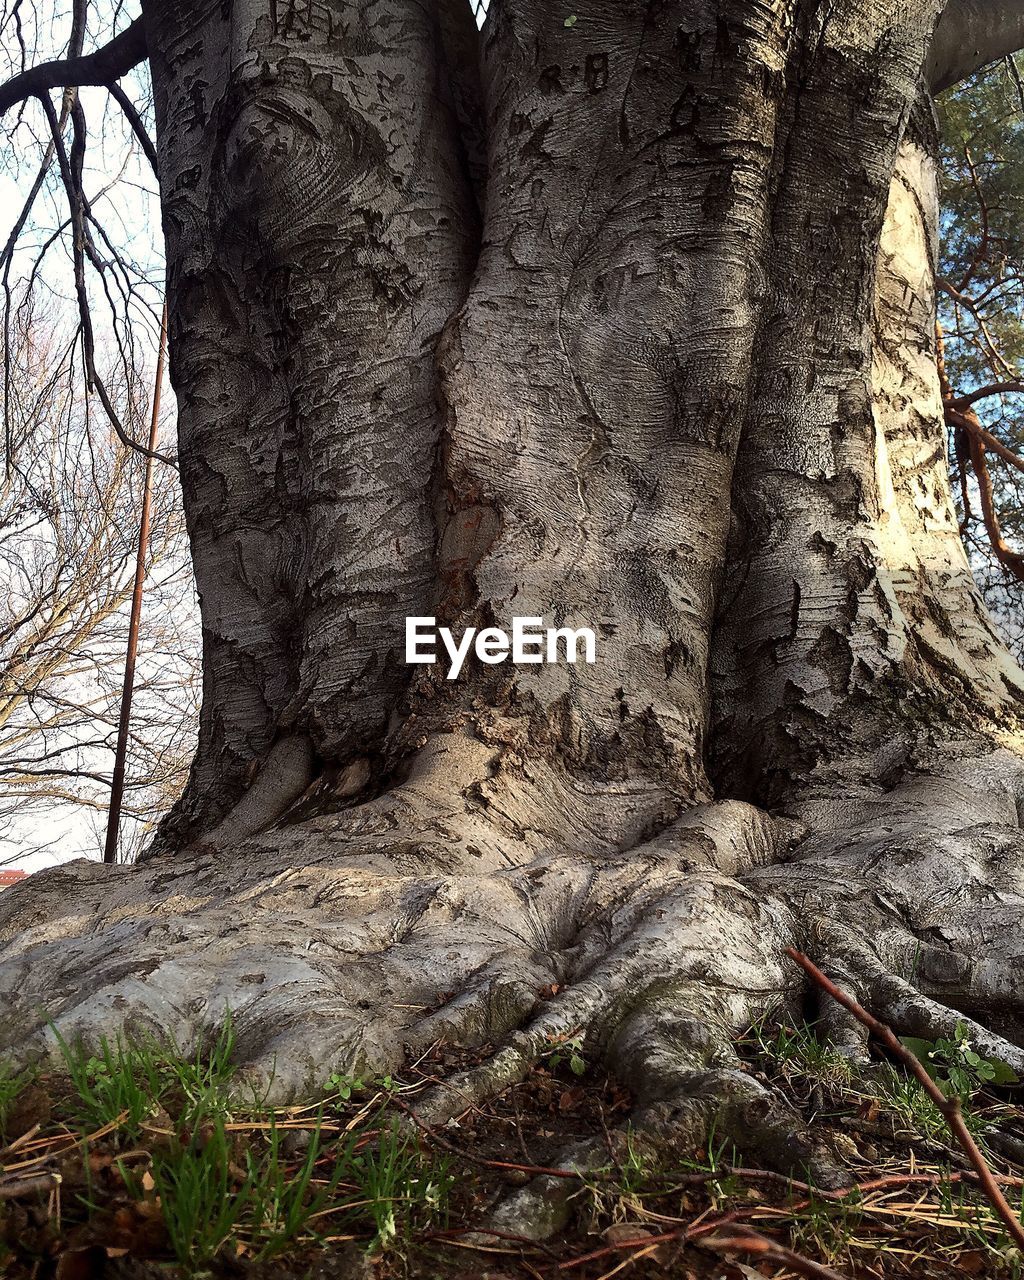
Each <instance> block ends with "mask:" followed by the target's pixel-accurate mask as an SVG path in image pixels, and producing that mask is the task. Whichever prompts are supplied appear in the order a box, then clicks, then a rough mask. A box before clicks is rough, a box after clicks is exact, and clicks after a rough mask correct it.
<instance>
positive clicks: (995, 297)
mask: <svg viewBox="0 0 1024 1280" xmlns="http://www.w3.org/2000/svg"><path fill="white" fill-rule="evenodd" d="M941 125H942V147H941V162H942V187H941V203H942V209H943V229H942V230H943V234H942V254H941V260H940V267H939V270H940V294H939V302H940V307H939V318H940V323H941V327H942V330H943V334H944V357H945V371H946V376H947V380H948V387H947V398H948V399H950V400H954V401H955V400H960V401H961V402H962V407H961V410H960V412H958V410H957V409H956V408H953V407H949V408H947V421H948V423H949V426H950V431H951V441H950V444H951V449H950V454H951V458H952V459H953V461H954V465H955V469H956V473H957V474H956V483H955V485H954V495H955V497H956V499H957V510H958V513H959V515H960V522H961V529H962V531H963V533H964V537H965V539H966V541H967V544H968V547H969V549H970V551H971V555H972V561H973V562H974V564H975V566H976V571H977V572H978V573H979V575H980V578H981V582H982V589H983V591H984V594H985V599H986V602H987V603H988V605H989V607H990V608H991V609H992V610H993V612H994V613H995V615H996V616H997V618H998V619H999V622H1000V624H1001V626H1002V628H1003V631H1004V633H1006V634H1007V635H1008V637H1009V638H1010V641H1011V644H1012V646H1013V648H1014V652H1015V653H1017V654H1018V655H1019V653H1020V646H1021V641H1022V636H1021V626H1022V623H1021V619H1022V618H1024V609H1022V605H1024V596H1022V587H1021V581H1022V577H1024V561H1022V559H1021V556H1020V551H1019V548H1020V545H1021V542H1020V535H1021V532H1022V523H1021V522H1022V518H1024V514H1022V513H1024V508H1022V505H1021V502H1022V498H1024V492H1022V489H1021V465H1020V464H1019V463H1017V462H1015V461H1014V460H1013V458H1009V457H1007V456H1005V454H1004V455H1003V456H1000V454H999V452H998V446H995V447H993V448H988V447H986V445H985V443H984V441H983V439H980V438H978V433H977V432H976V431H975V432H974V439H975V453H974V457H973V458H972V451H971V438H972V437H971V427H972V423H976V424H977V425H978V426H981V427H983V428H984V429H985V430H987V431H989V432H990V433H992V434H994V435H995V437H996V439H997V441H998V442H999V443H1000V444H1002V446H1003V448H1004V449H1009V450H1010V452H1011V453H1012V455H1014V458H1019V457H1020V454H1021V449H1022V445H1024V438H1022V432H1024V417H1022V410H1024V396H1022V394H1021V390H1020V389H1021V388H1024V380H1022V377H1021V373H1022V360H1024V324H1022V316H1024V239H1022V227H1024V176H1022V175H1024V82H1022V80H1021V73H1020V69H1019V67H1018V65H1017V61H1016V60H1015V59H1014V58H1013V57H1012V56H1011V57H1009V58H1007V59H1005V60H1004V61H1002V62H1000V63H996V64H995V65H994V66H992V67H989V68H986V69H985V70H984V71H982V72H979V73H978V74H977V75H976V76H973V77H971V78H970V79H969V80H967V81H965V82H964V83H963V84H961V85H958V86H956V87H955V88H954V89H952V90H951V91H950V92H949V93H947V94H945V95H944V96H943V98H942V100H941ZM963 411H967V412H968V413H969V414H970V416H969V417H968V419H967V422H966V425H965V423H964V421H963V420H962V416H961V415H962V412H963ZM975 463H977V464H978V468H979V469H980V474H977V473H976V470H975Z"/></svg>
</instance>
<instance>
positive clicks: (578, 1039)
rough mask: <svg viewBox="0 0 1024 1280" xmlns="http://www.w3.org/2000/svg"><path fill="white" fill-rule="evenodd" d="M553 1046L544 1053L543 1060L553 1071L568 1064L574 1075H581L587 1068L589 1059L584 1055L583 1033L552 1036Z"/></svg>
mask: <svg viewBox="0 0 1024 1280" xmlns="http://www.w3.org/2000/svg"><path fill="white" fill-rule="evenodd" d="M550 1043H551V1048H550V1049H548V1051H547V1052H546V1053H545V1054H543V1055H542V1056H543V1061H544V1062H545V1063H546V1065H547V1066H548V1067H549V1068H550V1070H552V1071H557V1070H558V1068H559V1067H561V1066H567V1067H568V1068H569V1070H570V1071H571V1072H572V1073H573V1075H574V1076H581V1075H583V1074H584V1073H585V1072H586V1070H587V1060H586V1058H584V1056H583V1034H582V1033H578V1034H577V1035H573V1036H551V1037H550Z"/></svg>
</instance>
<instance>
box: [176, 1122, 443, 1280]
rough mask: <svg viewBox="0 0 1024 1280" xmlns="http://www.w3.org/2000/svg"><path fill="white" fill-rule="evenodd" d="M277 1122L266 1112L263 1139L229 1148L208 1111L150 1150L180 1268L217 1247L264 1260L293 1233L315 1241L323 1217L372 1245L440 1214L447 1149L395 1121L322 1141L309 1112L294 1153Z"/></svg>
mask: <svg viewBox="0 0 1024 1280" xmlns="http://www.w3.org/2000/svg"><path fill="white" fill-rule="evenodd" d="M286 1132H287V1130H282V1128H281V1127H280V1126H279V1125H278V1124H277V1123H276V1122H275V1121H274V1119H273V1117H269V1127H268V1129H267V1141H266V1145H265V1147H263V1148H262V1149H255V1148H254V1147H253V1145H252V1144H248V1145H247V1146H246V1149H245V1150H244V1151H237V1150H235V1148H234V1144H233V1142H232V1135H231V1134H230V1133H229V1132H228V1131H227V1129H226V1128H225V1122H224V1119H223V1117H220V1116H218V1117H215V1118H214V1119H213V1120H212V1121H211V1122H210V1123H209V1124H207V1125H205V1126H204V1127H203V1128H202V1129H201V1130H197V1131H196V1132H195V1133H193V1134H192V1136H191V1137H190V1138H189V1140H188V1141H187V1142H174V1143H172V1144H171V1145H170V1146H169V1147H168V1148H167V1149H165V1150H162V1151H159V1152H157V1153H156V1154H155V1155H154V1160H153V1169H152V1176H153V1182H154V1190H155V1193H156V1194H157V1195H158V1196H159V1198H160V1204H161V1209H162V1213H163V1219H164V1224H165V1227H166V1230H167V1235H168V1239H169V1241H170V1244H171V1248H172V1251H173V1253H174V1256H175V1257H176V1259H177V1260H178V1263H179V1265H180V1266H181V1267H182V1268H183V1269H184V1270H185V1271H186V1272H187V1273H190V1274H191V1273H194V1272H196V1271H197V1270H201V1269H202V1268H204V1267H206V1266H208V1265H209V1264H211V1263H212V1262H213V1261H215V1259H217V1257H218V1256H220V1255H222V1254H224V1253H225V1252H228V1253H230V1254H231V1255H234V1256H238V1255H240V1254H244V1255H245V1256H247V1257H250V1258H253V1259H255V1260H257V1261H266V1260H267V1259H269V1258H273V1257H276V1256H278V1255H280V1254H281V1253H284V1252H285V1251H286V1250H288V1249H289V1248H291V1247H294V1246H295V1245H296V1244H297V1243H298V1242H301V1243H303V1244H305V1245H311V1244H316V1243H318V1242H321V1241H322V1238H323V1236H324V1235H325V1234H327V1228H328V1227H330V1230H331V1231H332V1232H336V1231H339V1230H340V1231H345V1232H351V1233H353V1234H360V1235H367V1234H369V1235H370V1236H371V1237H372V1239H371V1242H370V1246H369V1247H370V1249H371V1250H374V1249H378V1250H379V1249H394V1248H398V1247H400V1246H401V1245H402V1243H403V1242H404V1241H405V1240H406V1239H407V1238H408V1236H409V1233H410V1231H411V1230H412V1228H413V1226H414V1225H416V1224H417V1223H420V1224H422V1223H424V1222H426V1221H427V1220H429V1222H430V1223H431V1225H438V1224H441V1225H443V1224H444V1223H445V1222H446V1221H447V1206H448V1200H449V1197H450V1194H451V1189H452V1184H453V1181H454V1179H453V1177H452V1174H451V1172H450V1169H449V1163H448V1161H447V1159H442V1158H438V1157H435V1156H433V1155H430V1154H428V1153H425V1152H423V1151H421V1150H420V1148H419V1146H418V1145H417V1143H416V1141H415V1139H414V1138H412V1137H411V1136H410V1135H408V1134H406V1133H405V1132H404V1131H401V1130H399V1129H398V1127H397V1126H395V1127H392V1128H391V1129H390V1130H388V1131H387V1132H386V1133H385V1134H383V1135H382V1136H381V1137H380V1139H379V1141H378V1142H377V1144H376V1145H373V1146H362V1145H361V1140H360V1139H359V1137H358V1136H356V1135H349V1136H348V1137H347V1138H346V1139H345V1140H344V1141H343V1142H342V1143H341V1144H340V1145H339V1146H335V1147H334V1148H333V1149H332V1148H331V1147H330V1146H329V1144H328V1143H326V1142H325V1141H324V1138H323V1135H322V1133H321V1130H320V1124H319V1121H318V1122H317V1125H316V1127H315V1128H314V1129H313V1131H312V1132H311V1133H310V1138H309V1145H308V1147H307V1148H306V1151H305V1153H304V1154H303V1155H302V1156H301V1157H299V1158H298V1160H297V1162H296V1161H295V1160H292V1159H290V1158H289V1157H288V1156H287V1155H286V1153H285V1150H284V1147H283V1138H284V1135H285V1133H286ZM363 1141H365V1140H363Z"/></svg>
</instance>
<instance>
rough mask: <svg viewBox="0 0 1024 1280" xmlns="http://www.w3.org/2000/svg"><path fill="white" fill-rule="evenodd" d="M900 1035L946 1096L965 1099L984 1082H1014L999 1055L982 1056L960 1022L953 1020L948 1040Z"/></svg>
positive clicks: (974, 1092)
mask: <svg viewBox="0 0 1024 1280" xmlns="http://www.w3.org/2000/svg"><path fill="white" fill-rule="evenodd" d="M901 1039H902V1041H903V1043H904V1044H905V1045H906V1047H907V1048H908V1049H909V1050H910V1052H911V1053H912V1054H913V1055H914V1056H915V1057H916V1058H917V1059H918V1061H919V1062H920V1063H921V1065H922V1066H923V1067H924V1069H925V1071H927V1072H928V1074H929V1075H930V1076H931V1078H932V1079H933V1080H934V1081H935V1083H936V1084H937V1085H938V1086H939V1088H940V1089H941V1090H942V1092H943V1093H944V1094H945V1095H946V1097H947V1098H953V1097H955V1098H959V1099H960V1101H961V1102H969V1101H970V1100H971V1098H972V1097H973V1096H974V1095H975V1094H976V1093H977V1092H978V1090H979V1089H983V1088H984V1087H985V1085H988V1084H994V1085H1010V1084H1017V1083H1018V1080H1017V1073H1016V1072H1015V1071H1014V1070H1013V1068H1012V1067H1011V1066H1010V1065H1009V1064H1008V1063H1006V1062H1003V1060H1002V1059H1001V1058H983V1057H982V1056H981V1054H980V1053H978V1052H977V1050H976V1049H975V1048H974V1046H973V1045H972V1043H971V1040H970V1037H969V1036H968V1034H967V1028H966V1026H965V1025H964V1024H963V1023H962V1022H958V1023H957V1024H956V1029H955V1031H954V1033H953V1039H952V1040H945V1039H939V1040H921V1039H918V1038H917V1037H916V1036H902V1037H901Z"/></svg>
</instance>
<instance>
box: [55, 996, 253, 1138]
mask: <svg viewBox="0 0 1024 1280" xmlns="http://www.w3.org/2000/svg"><path fill="white" fill-rule="evenodd" d="M51 1030H52V1032H53V1034H54V1037H55V1038H56V1040H57V1044H58V1046H59V1048H60V1053H61V1056H62V1058H63V1059H64V1066H65V1068H66V1070H67V1073H68V1076H69V1077H70V1079H71V1084H72V1088H73V1091H74V1092H73V1097H72V1098H71V1100H70V1102H69V1110H70V1112H71V1116H72V1119H73V1120H74V1121H75V1122H76V1123H77V1124H79V1125H81V1126H82V1127H84V1128H85V1129H87V1130H89V1131H95V1130H98V1129H103V1128H106V1126H108V1125H111V1124H116V1125H117V1126H118V1128H119V1129H121V1130H123V1131H124V1132H125V1133H126V1134H127V1135H128V1136H129V1137H131V1138H133V1139H134V1138H136V1137H138V1134H139V1132H140V1127H141V1125H142V1124H143V1123H144V1121H146V1120H147V1119H149V1118H150V1117H151V1116H152V1115H153V1114H154V1113H155V1112H156V1111H157V1110H158V1109H159V1108H160V1107H167V1108H169V1109H173V1110H174V1112H175V1113H176V1114H177V1115H178V1116H179V1117H180V1118H181V1120H182V1121H184V1122H185V1123H187V1124H191V1125H195V1124H197V1123H199V1122H200V1121H201V1120H202V1119H203V1118H204V1117H206V1116H209V1115H210V1114H212V1113H215V1112H216V1113H221V1112H224V1111H226V1109H227V1105H228V1085H229V1083H230V1081H231V1078H232V1075H233V1074H234V1066H233V1064H232V1061H231V1058H232V1055H233V1052H234V1043H235V1037H234V1029H233V1027H232V1023H231V1018H230V1016H229V1015H228V1016H226V1017H225V1020H224V1023H223V1025H222V1026H221V1028H220V1029H219V1031H218V1033H217V1035H216V1037H215V1038H214V1040H213V1041H212V1042H211V1043H210V1044H209V1046H200V1047H199V1048H197V1050H196V1052H195V1053H194V1054H193V1055H192V1056H191V1057H187V1056H184V1055H183V1054H182V1053H181V1051H180V1050H179V1048H178V1046H177V1045H176V1044H175V1043H174V1042H173V1041H170V1042H168V1043H166V1044H163V1043H160V1042H159V1041H157V1040H156V1039H154V1038H153V1037H152V1036H149V1035H145V1034H143V1035H141V1036H127V1035H121V1034H118V1035H117V1036H115V1038H114V1041H113V1043H111V1042H110V1041H109V1040H108V1039H107V1038H106V1037H105V1036H101V1037H100V1041H99V1045H98V1046H96V1047H94V1048H92V1049H90V1048H87V1047H86V1046H84V1045H83V1044H82V1043H81V1042H76V1043H75V1044H73V1045H72V1044H69V1043H68V1042H67V1040H65V1039H64V1037H63V1036H62V1035H61V1033H60V1032H59V1031H58V1030H57V1028H56V1027H55V1026H53V1025H52V1024H51Z"/></svg>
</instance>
